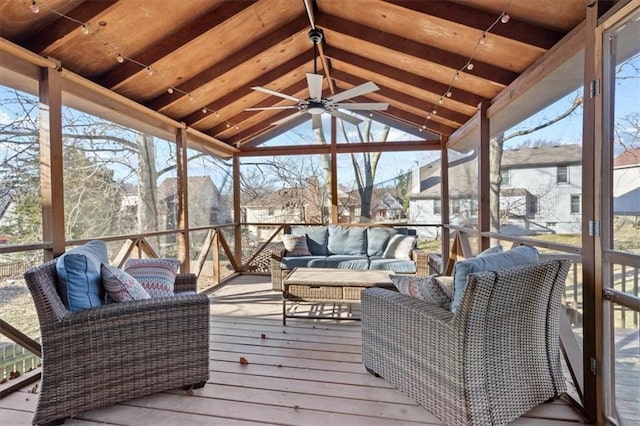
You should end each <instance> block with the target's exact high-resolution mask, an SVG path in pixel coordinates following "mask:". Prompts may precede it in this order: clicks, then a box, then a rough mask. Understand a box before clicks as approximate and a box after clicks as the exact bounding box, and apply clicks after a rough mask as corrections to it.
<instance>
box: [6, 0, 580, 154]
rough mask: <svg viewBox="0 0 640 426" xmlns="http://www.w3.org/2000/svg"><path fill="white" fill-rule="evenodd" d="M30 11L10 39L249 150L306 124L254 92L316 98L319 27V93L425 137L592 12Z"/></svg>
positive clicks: (241, 0)
mask: <svg viewBox="0 0 640 426" xmlns="http://www.w3.org/2000/svg"><path fill="white" fill-rule="evenodd" d="M30 4H31V2H29V1H25V0H21V1H7V2H3V3H2V5H0V37H2V38H4V39H6V40H8V41H10V42H11V43H14V44H17V45H18V46H19V47H21V48H24V49H26V50H28V51H31V52H35V53H36V54H38V55H41V56H42V57H45V58H53V59H55V60H57V61H60V64H61V65H62V67H63V69H64V70H68V71H70V72H72V73H74V74H76V75H79V76H81V77H84V78H86V79H89V80H91V81H93V82H95V83H97V84H99V85H101V86H103V87H105V88H108V89H110V90H113V91H115V92H116V93H118V94H121V95H123V96H125V97H127V98H129V99H131V100H133V101H135V102H137V103H139V104H142V105H144V106H146V107H148V108H150V109H151V110H153V111H156V112H158V113H160V114H163V115H166V116H167V117H170V118H171V119H173V120H176V121H177V122H184V123H185V124H186V125H187V126H188V127H189V128H192V129H195V130H198V131H201V132H203V133H204V134H206V135H209V136H211V137H213V138H215V139H217V140H218V141H222V142H223V143H225V144H227V145H228V146H229V147H238V148H240V149H241V150H242V149H245V148H251V147H255V146H256V145H259V144H261V143H263V142H265V141H266V140H269V139H270V138H271V137H273V136H275V135H277V134H280V133H282V132H284V131H285V130H288V129H289V128H292V127H293V126H295V125H297V124H300V123H301V122H304V121H307V120H309V119H310V114H306V113H305V114H301V115H298V116H296V117H297V118H295V119H293V120H289V121H286V123H281V124H279V125H277V126H274V125H273V123H274V122H276V121H277V120H280V119H283V118H285V117H289V116H290V115H291V113H292V112H293V113H296V110H295V108H294V109H272V110H267V111H246V110H245V109H246V108H248V107H260V106H278V107H282V106H293V105H295V102H293V101H292V100H291V99H285V98H283V97H281V96H273V95H272V94H271V93H269V92H258V91H255V90H252V89H251V88H252V87H254V86H260V87H264V88H267V89H269V90H272V91H277V92H281V93H283V94H285V95H288V96H294V97H296V98H301V99H306V98H307V97H308V96H309V93H308V89H307V82H306V74H307V73H311V72H313V71H314V59H313V45H312V44H311V43H310V40H309V36H308V32H309V30H310V28H311V27H315V28H318V29H321V30H322V32H323V35H324V38H323V40H322V42H321V44H319V45H318V47H319V49H318V54H319V58H318V62H317V72H318V73H319V74H322V75H323V76H324V80H323V93H322V96H323V97H325V98H326V97H331V96H333V95H335V94H339V93H341V92H343V91H345V90H348V89H350V88H352V87H354V86H358V85H360V84H363V83H365V82H368V81H372V82H374V83H375V84H376V85H377V86H378V87H379V90H378V91H375V92H371V93H368V94H366V95H362V96H358V97H355V98H351V99H349V100H348V102H351V101H356V102H387V103H389V107H388V109H387V110H386V111H380V112H375V113H374V114H373V117H374V119H376V120H379V121H381V122H384V123H387V124H390V125H392V126H394V127H396V128H399V129H403V130H405V131H408V132H413V133H414V134H416V135H417V136H420V137H423V138H424V137H425V135H426V134H429V132H430V133H431V134H435V135H451V134H452V133H453V132H454V131H455V130H456V129H458V128H460V127H461V126H462V124H464V123H465V122H467V121H468V120H469V118H470V117H472V116H473V115H474V114H475V112H476V109H477V106H478V104H479V103H480V102H481V101H485V100H490V99H492V98H494V97H495V96H496V95H498V94H499V93H500V92H501V91H503V90H504V89H505V87H507V85H509V84H510V83H511V82H513V81H514V80H515V79H516V78H517V77H518V76H520V75H521V74H522V73H523V72H524V71H525V70H527V69H528V68H530V67H531V66H532V65H533V64H534V63H536V61H537V60H538V59H540V58H541V56H542V55H544V54H545V52H547V51H549V50H550V49H551V48H552V47H553V46H555V45H556V44H557V43H558V42H559V41H560V40H561V39H562V38H563V37H564V36H565V35H567V34H568V33H569V32H571V31H572V30H573V29H575V28H576V27H578V26H579V24H581V23H582V22H583V21H584V19H585V16H586V8H585V6H584V0H564V1H557V0H536V1H535V2H531V1H529V0H511V1H508V2H505V0H465V1H417V0H415V1H410V0H387V1H383V0H349V1H345V0H227V1H222V0H188V1H179V2H177V1H172V0H156V1H153V2H148V1H143V0H119V1H112V0H102V1H90V0H84V1H83V0H38V1H37V4H38V5H39V12H38V13H33V12H32V11H31V9H30ZM505 7H507V8H508V10H506V9H505ZM503 22H504V23H503ZM7 66H11V64H8V65H7ZM449 94H450V97H449V96H448V95H449ZM440 100H442V101H443V104H442V105H440V103H439V102H440ZM434 109H435V110H436V112H437V114H431V113H432V111H433V110H434ZM428 116H430V118H427V117H428ZM422 126H424V127H425V128H426V129H427V130H428V132H424V133H419V132H418V129H421V128H422Z"/></svg>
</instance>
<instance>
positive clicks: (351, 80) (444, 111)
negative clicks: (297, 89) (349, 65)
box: [331, 67, 471, 124]
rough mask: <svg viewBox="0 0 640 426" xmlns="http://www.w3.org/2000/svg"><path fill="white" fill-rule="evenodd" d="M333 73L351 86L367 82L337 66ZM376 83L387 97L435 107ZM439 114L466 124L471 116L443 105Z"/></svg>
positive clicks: (416, 106)
mask: <svg viewBox="0 0 640 426" xmlns="http://www.w3.org/2000/svg"><path fill="white" fill-rule="evenodd" d="M331 74H332V75H333V77H334V78H335V79H336V80H338V81H341V82H343V83H347V84H349V85H351V86H358V85H360V84H363V83H366V82H367V80H366V79H364V78H361V77H357V76H355V75H353V74H349V73H348V72H344V71H342V70H340V69H337V68H335V67H334V68H333V71H332V72H331ZM376 84H377V85H378V87H380V91H379V92H376V93H378V94H380V95H381V96H383V97H385V98H388V99H393V100H395V101H397V102H400V103H402V104H405V105H411V106H413V107H415V108H418V109H421V110H424V111H425V112H429V111H431V110H432V109H433V108H434V107H435V105H434V103H433V102H427V101H425V100H424V99H420V98H416V97H415V96H411V95H409V94H407V93H405V92H399V91H397V90H394V89H392V88H390V87H386V86H384V85H381V84H379V83H376ZM438 116H439V117H442V118H446V119H447V120H451V121H455V122H456V123H458V124H464V123H466V122H467V121H468V120H469V119H470V118H471V117H470V116H468V115H465V114H462V113H459V112H457V111H453V110H450V109H448V108H445V107H443V106H441V105H439V106H438Z"/></svg>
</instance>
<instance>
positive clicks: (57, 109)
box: [39, 68, 65, 260]
mask: <svg viewBox="0 0 640 426" xmlns="http://www.w3.org/2000/svg"><path fill="white" fill-rule="evenodd" d="M60 80H61V79H60V73H59V72H58V70H56V69H52V68H42V69H41V71H40V82H39V83H40V84H39V92H40V140H39V142H40V191H41V195H42V237H43V241H50V242H51V244H52V246H51V249H45V250H44V257H45V260H49V259H53V258H54V257H55V256H58V255H60V254H62V253H64V248H65V232H64V180H63V175H64V173H63V162H62V90H61V84H60Z"/></svg>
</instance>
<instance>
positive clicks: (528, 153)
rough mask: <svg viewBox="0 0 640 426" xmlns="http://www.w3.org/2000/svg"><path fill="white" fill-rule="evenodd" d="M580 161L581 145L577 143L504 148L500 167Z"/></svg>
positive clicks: (579, 162) (535, 165)
mask: <svg viewBox="0 0 640 426" xmlns="http://www.w3.org/2000/svg"><path fill="white" fill-rule="evenodd" d="M581 163H582V146H581V145H577V144H569V145H548V146H535V147H531V148H515V149H505V150H504V151H503V152H502V167H503V168H505V169H515V168H519V167H526V168H530V167H544V166H548V165H552V166H556V165H570V164H581Z"/></svg>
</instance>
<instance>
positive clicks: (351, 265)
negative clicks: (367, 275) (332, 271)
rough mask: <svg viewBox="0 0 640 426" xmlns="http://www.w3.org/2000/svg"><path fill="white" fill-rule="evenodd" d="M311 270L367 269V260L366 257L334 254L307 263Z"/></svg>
mask: <svg viewBox="0 0 640 426" xmlns="http://www.w3.org/2000/svg"><path fill="white" fill-rule="evenodd" d="M309 266H310V267H312V268H339V269H368V268H369V259H368V258H367V257H366V256H363V255H360V256H350V255H339V254H335V255H332V256H327V257H325V258H324V259H317V260H313V261H311V262H309Z"/></svg>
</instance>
